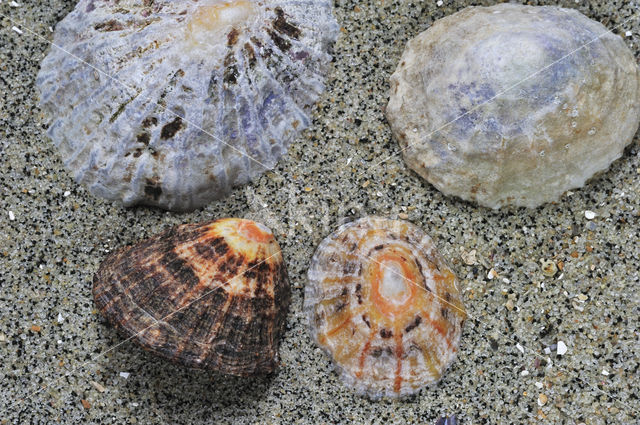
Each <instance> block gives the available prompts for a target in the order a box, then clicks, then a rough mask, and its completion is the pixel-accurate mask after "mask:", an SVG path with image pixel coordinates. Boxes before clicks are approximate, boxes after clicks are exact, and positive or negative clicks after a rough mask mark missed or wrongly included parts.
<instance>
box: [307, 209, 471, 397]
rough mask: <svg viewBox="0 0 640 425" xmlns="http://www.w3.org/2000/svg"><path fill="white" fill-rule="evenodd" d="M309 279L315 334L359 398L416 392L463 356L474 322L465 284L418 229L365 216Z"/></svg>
mask: <svg viewBox="0 0 640 425" xmlns="http://www.w3.org/2000/svg"><path fill="white" fill-rule="evenodd" d="M308 278H309V283H308V285H307V287H306V290H305V301H304V305H305V310H306V312H307V315H308V318H309V324H310V328H311V333H312V335H313V337H314V339H315V340H316V342H317V344H318V345H319V346H320V347H321V348H322V349H323V350H324V351H325V352H326V353H327V354H328V355H329V356H330V357H331V358H332V359H333V362H334V364H335V366H336V368H337V370H338V372H339V374H340V376H341V378H342V380H343V381H344V382H345V383H346V384H347V385H348V386H349V387H351V388H353V389H355V391H356V392H357V393H359V394H363V395H367V396H369V397H371V398H374V399H375V398H379V397H381V396H387V397H399V396H406V395H409V394H413V393H415V392H417V391H419V390H420V389H421V388H423V387H424V386H426V385H429V384H433V383H435V382H437V381H438V380H439V379H440V377H441V376H442V374H443V372H444V370H445V369H446V368H447V367H448V366H449V364H450V363H451V362H452V361H453V359H454V358H455V355H456V352H457V350H458V346H459V344H460V336H461V334H462V325H463V322H464V320H465V317H466V313H465V310H464V306H463V305H462V299H461V296H460V294H459V292H458V288H457V279H456V277H455V275H454V273H453V272H452V271H451V269H450V268H449V267H448V266H447V265H446V263H445V261H444V259H443V258H442V256H441V255H440V254H439V253H438V252H437V250H436V247H435V245H434V243H433V241H432V240H431V238H430V237H429V236H428V235H427V234H426V233H424V232H423V231H422V230H421V229H420V228H418V227H416V226H414V225H413V224H411V223H409V222H406V221H401V220H390V219H385V218H378V217H365V218H361V219H359V220H357V221H355V222H351V223H348V224H345V225H342V226H340V227H339V228H338V229H337V230H336V231H335V232H334V233H332V234H331V235H329V236H328V237H327V238H326V239H324V240H323V241H322V243H321V244H320V246H319V247H318V249H317V251H316V253H315V254H314V256H313V259H312V260H311V267H310V268H309V273H308Z"/></svg>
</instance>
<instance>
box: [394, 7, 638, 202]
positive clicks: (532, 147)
mask: <svg viewBox="0 0 640 425" xmlns="http://www.w3.org/2000/svg"><path fill="white" fill-rule="evenodd" d="M387 117H388V119H389V123H390V124H391V128H392V130H393V133H394V135H395V137H396V138H397V140H398V141H399V143H400V146H401V147H402V149H403V155H404V159H405V161H406V163H407V165H409V167H411V168H412V169H413V170H415V171H416V172H417V173H418V174H420V175H421V176H422V177H424V178H425V179H427V180H428V181H429V182H430V183H431V184H433V185H434V186H435V187H436V188H438V189H439V190H440V191H442V192H443V193H445V194H446V195H452V196H457V197H460V198H462V199H465V200H470V201H473V202H477V203H478V204H480V205H483V206H487V207H491V208H499V207H502V206H505V205H516V206H526V207H536V206H538V205H541V204H543V203H545V202H550V201H556V200H558V199H559V198H560V196H561V195H562V194H563V193H564V192H565V191H567V190H569V189H572V188H577V187H581V186H583V185H584V184H585V182H586V181H587V180H588V179H589V178H591V177H592V176H593V175H594V174H596V173H598V172H601V171H603V170H606V169H607V168H608V167H609V165H610V164H611V163H612V162H613V161H614V160H616V159H617V158H619V157H620V156H621V155H622V152H623V149H624V147H625V146H627V145H628V144H629V143H631V141H632V140H633V136H634V134H635V132H636V130H637V128H638V122H639V121H640V71H639V69H638V66H637V64H636V59H635V58H634V55H633V53H632V52H631V50H630V49H629V48H628V47H627V46H626V45H625V42H624V41H623V40H622V38H620V36H618V35H615V34H613V33H612V32H610V31H609V30H607V28H605V27H604V26H603V25H601V24H600V23H598V22H595V21H592V20H590V19H588V18H587V17H586V16H584V15H582V14H580V13H579V12H578V11H576V10H572V9H562V8H559V7H546V6H545V7H533V6H522V5H516V4H507V3H504V4H499V5H496V6H492V7H470V8H466V9H464V10H462V11H461V12H458V13H456V14H453V15H451V16H448V17H446V18H443V19H440V20H438V21H436V22H435V23H434V24H433V25H432V26H431V27H430V28H429V29H428V30H426V31H424V32H423V33H421V34H420V35H418V36H417V37H416V38H414V39H413V40H411V41H409V43H408V44H407V48H406V50H405V52H404V53H403V55H402V58H401V59H400V63H399V65H398V68H397V70H396V71H395V73H394V74H393V75H392V76H391V99H390V101H389V105H388V107H387Z"/></svg>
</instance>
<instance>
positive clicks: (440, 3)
mask: <svg viewBox="0 0 640 425" xmlns="http://www.w3.org/2000/svg"><path fill="white" fill-rule="evenodd" d="M443 4H444V2H443V1H442V0H438V1H437V2H436V5H437V6H438V7H440V6H442V5H443Z"/></svg>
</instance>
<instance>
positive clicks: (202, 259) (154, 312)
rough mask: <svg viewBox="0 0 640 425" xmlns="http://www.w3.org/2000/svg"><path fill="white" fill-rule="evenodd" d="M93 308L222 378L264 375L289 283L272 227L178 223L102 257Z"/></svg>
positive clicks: (274, 354)
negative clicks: (94, 306) (179, 224)
mask: <svg viewBox="0 0 640 425" xmlns="http://www.w3.org/2000/svg"><path fill="white" fill-rule="evenodd" d="M93 296H94V299H95V303H96V305H97V307H98V309H99V310H100V312H101V313H102V314H103V315H104V316H105V317H106V318H107V319H108V320H109V322H111V323H112V324H113V325H115V326H116V327H117V328H118V329H120V330H121V331H123V332H124V334H125V335H126V336H128V337H132V338H133V340H134V341H136V342H137V343H138V344H140V345H141V346H142V347H143V348H145V349H147V350H149V351H151V352H153V353H155V354H157V355H159V356H161V357H164V358H167V359H170V360H173V361H175V362H178V363H181V364H183V365H186V366H189V367H195V368H207V369H212V370H216V371H218V372H221V373H224V374H230V375H238V376H246V375H252V374H258V373H268V372H271V371H272V370H273V369H274V368H275V367H276V365H277V362H278V347H279V344H280V337H281V335H282V332H283V328H284V324H285V319H286V314H287V310H288V306H289V299H290V293H289V282H288V279H287V272H286V269H285V267H284V265H283V261H282V253H281V252H280V247H279V246H278V243H277V242H276V241H275V239H274V237H273V234H272V233H271V231H270V230H269V229H268V228H266V227H265V226H263V225H261V224H259V223H256V222H253V221H251V220H242V219H236V218H228V219H221V220H217V221H212V222H208V223H203V224H186V225H181V226H177V227H175V228H173V229H171V230H169V231H167V232H165V233H162V234H160V235H157V236H155V237H152V238H149V239H146V240H143V241H141V242H139V243H137V244H135V245H133V246H129V247H126V248H123V249H120V250H119V251H117V252H115V253H113V254H111V255H110V256H109V257H107V258H106V259H105V260H104V262H103V263H102V265H101V266H100V268H99V270H98V272H97V273H96V274H95V276H94V280H93Z"/></svg>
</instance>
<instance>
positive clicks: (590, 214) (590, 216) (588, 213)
mask: <svg viewBox="0 0 640 425" xmlns="http://www.w3.org/2000/svg"><path fill="white" fill-rule="evenodd" d="M596 215H597V214H596V213H594V212H593V211H589V210H586V211H585V212H584V216H585V217H586V218H587V220H593V219H594V218H596Z"/></svg>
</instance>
